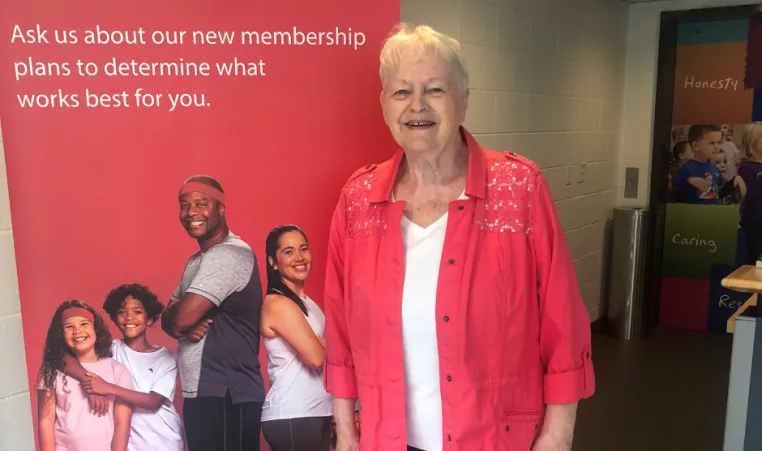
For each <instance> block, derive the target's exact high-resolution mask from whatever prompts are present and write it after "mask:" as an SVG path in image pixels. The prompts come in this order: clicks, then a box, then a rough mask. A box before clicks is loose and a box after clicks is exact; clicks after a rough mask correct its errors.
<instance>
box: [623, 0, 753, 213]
mask: <svg viewBox="0 0 762 451" xmlns="http://www.w3.org/2000/svg"><path fill="white" fill-rule="evenodd" d="M757 3H759V1H743V0H740V1H739V0H671V1H657V2H652V3H638V4H633V5H630V13H629V20H628V24H627V67H626V70H625V79H624V106H625V108H624V114H623V127H622V144H621V149H622V153H621V156H620V161H621V164H620V167H619V177H618V178H617V180H618V182H617V184H618V188H619V190H618V196H617V205H636V206H645V205H647V204H648V192H649V188H650V181H651V176H650V175H651V150H652V146H653V113H654V111H653V110H654V102H655V99H656V72H657V58H658V49H659V28H660V27H659V25H660V21H661V13H662V12H663V11H680V10H688V9H701V8H712V7H716V6H733V5H749V4H757ZM626 167H637V168H640V171H639V172H640V177H639V180H638V182H639V183H638V198H637V199H625V198H624V171H625V168H626Z"/></svg>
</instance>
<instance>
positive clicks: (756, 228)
mask: <svg viewBox="0 0 762 451" xmlns="http://www.w3.org/2000/svg"><path fill="white" fill-rule="evenodd" d="M741 227H742V228H743V233H744V238H745V239H746V260H745V261H744V263H745V264H747V265H756V264H757V259H758V258H759V257H760V255H759V254H760V252H762V222H758V221H750V220H745V221H741Z"/></svg>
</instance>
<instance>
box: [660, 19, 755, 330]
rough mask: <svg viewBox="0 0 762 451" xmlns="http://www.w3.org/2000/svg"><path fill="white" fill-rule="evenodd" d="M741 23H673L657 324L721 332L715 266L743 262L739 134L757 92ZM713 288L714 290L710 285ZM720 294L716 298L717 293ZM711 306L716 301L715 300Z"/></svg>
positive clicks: (745, 22)
mask: <svg viewBox="0 0 762 451" xmlns="http://www.w3.org/2000/svg"><path fill="white" fill-rule="evenodd" d="M748 31H749V20H748V19H742V20H721V21H707V22H699V23H685V24H681V25H680V27H679V29H678V37H677V51H676V59H675V78H674V99H673V109H672V135H671V139H670V146H669V152H670V170H669V175H668V180H667V183H668V188H667V193H668V195H667V202H668V203H669V205H667V209H666V218H665V225H666V229H665V235H664V252H663V261H662V268H663V272H662V281H661V282H662V283H661V300H660V311H659V322H660V324H661V325H662V326H667V327H676V328H685V329H693V330H704V331H706V330H711V331H716V332H721V331H723V330H724V329H723V328H722V327H721V326H722V325H721V323H722V321H723V318H724V317H725V316H726V314H727V313H728V311H729V309H730V310H732V308H728V307H724V306H720V307H722V308H720V307H718V308H708V307H713V306H715V305H714V304H717V302H718V299H719V298H718V296H719V297H722V296H723V295H726V294H727V293H720V294H717V293H715V292H716V291H717V290H716V285H718V283H719V282H718V280H719V279H718V277H719V278H720V279H721V276H720V275H719V274H720V272H718V271H720V270H719V269H716V268H722V271H732V268H734V267H737V265H738V264H739V262H742V261H744V258H745V254H746V252H745V250H746V240H745V234H744V232H743V230H744V229H743V228H742V227H740V216H741V210H742V209H741V208H740V206H741V204H742V202H743V200H744V198H745V196H746V195H747V191H746V183H745V182H744V181H743V179H742V178H741V177H740V176H739V166H740V165H741V162H742V161H743V160H744V159H745V158H747V157H748V155H746V153H747V151H746V150H745V149H744V147H743V145H742V143H743V136H744V133H745V129H746V127H747V126H748V125H749V124H750V123H752V122H754V121H755V120H759V118H757V117H756V116H755V114H756V113H755V111H758V110H760V103H762V96H760V95H759V93H758V92H755V89H747V88H746V86H745V84H744V77H745V71H746V54H747V36H748ZM712 287H715V288H712ZM723 299H724V298H723ZM718 305H719V304H718Z"/></svg>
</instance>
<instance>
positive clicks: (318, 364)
mask: <svg viewBox="0 0 762 451" xmlns="http://www.w3.org/2000/svg"><path fill="white" fill-rule="evenodd" d="M265 254H266V256H267V295H266V296H265V300H264V303H263V305H262V320H261V328H260V333H261V334H262V336H263V338H264V344H265V350H266V351H267V360H268V364H267V370H268V373H269V375H270V390H269V391H268V393H267V398H266V399H265V402H264V405H263V406H262V432H263V434H264V436H265V440H267V442H268V444H269V445H270V448H271V449H272V451H281V450H283V451H300V450H304V451H308V450H309V451H329V450H330V446H331V445H330V440H331V418H332V415H333V410H332V407H331V395H329V394H328V393H327V392H326V391H325V389H324V388H323V361H324V360H325V341H324V340H323V330H324V327H325V316H324V315H323V312H322V311H321V310H320V308H319V307H318V305H317V304H316V303H315V302H314V301H313V300H312V299H310V298H309V296H307V295H306V294H305V293H304V283H305V281H306V280H307V277H309V274H310V270H311V269H312V256H311V254H310V249H309V245H308V243H307V237H306V235H305V234H304V232H302V231H301V230H300V229H299V228H298V227H297V226H294V225H284V226H279V227H276V228H275V229H273V230H272V231H271V232H270V234H269V235H268V236H267V241H266V242H265Z"/></svg>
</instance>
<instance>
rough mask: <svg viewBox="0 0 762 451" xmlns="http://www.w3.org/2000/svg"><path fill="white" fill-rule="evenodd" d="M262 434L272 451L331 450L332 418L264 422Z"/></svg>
mask: <svg viewBox="0 0 762 451" xmlns="http://www.w3.org/2000/svg"><path fill="white" fill-rule="evenodd" d="M262 433H263V434H264V436H265V440H267V443H268V444H269V445H270V448H272V451H330V450H331V417H310V418H293V419H288V420H272V421H264V422H263V423H262Z"/></svg>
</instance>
